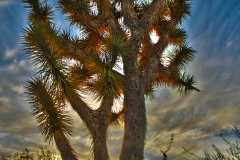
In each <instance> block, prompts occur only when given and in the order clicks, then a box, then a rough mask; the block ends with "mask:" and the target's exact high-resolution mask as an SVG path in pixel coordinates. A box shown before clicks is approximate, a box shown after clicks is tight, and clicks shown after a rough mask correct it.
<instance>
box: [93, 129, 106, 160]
mask: <svg viewBox="0 0 240 160" xmlns="http://www.w3.org/2000/svg"><path fill="white" fill-rule="evenodd" d="M107 128H108V127H103V129H102V131H100V132H98V134H97V135H95V134H94V135H93V153H94V159H95V160H108V159H109V155H108V149H107V141H106V139H107V136H106V132H107Z"/></svg>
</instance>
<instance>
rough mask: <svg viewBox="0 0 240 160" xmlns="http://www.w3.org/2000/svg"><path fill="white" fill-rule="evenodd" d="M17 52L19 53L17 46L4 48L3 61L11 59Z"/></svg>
mask: <svg viewBox="0 0 240 160" xmlns="http://www.w3.org/2000/svg"><path fill="white" fill-rule="evenodd" d="M18 51H19V47H18V45H17V46H15V47H13V48H9V47H6V49H5V53H4V59H10V58H12V57H13V56H14V55H15V54H16V53H17V52H18Z"/></svg>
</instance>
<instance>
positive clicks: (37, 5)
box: [22, 0, 53, 23]
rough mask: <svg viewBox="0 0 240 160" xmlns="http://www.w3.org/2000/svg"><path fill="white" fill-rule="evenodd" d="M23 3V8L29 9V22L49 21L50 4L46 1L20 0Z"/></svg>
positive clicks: (51, 14) (51, 15)
mask: <svg viewBox="0 0 240 160" xmlns="http://www.w3.org/2000/svg"><path fill="white" fill-rule="evenodd" d="M22 1H23V3H25V8H27V9H30V11H29V15H28V19H29V21H30V22H32V23H35V22H37V21H44V22H50V21H51V20H52V19H53V11H52V6H50V5H48V4H46V2H45V1H44V2H39V1H38V0H22Z"/></svg>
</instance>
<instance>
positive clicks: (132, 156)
mask: <svg viewBox="0 0 240 160" xmlns="http://www.w3.org/2000/svg"><path fill="white" fill-rule="evenodd" d="M123 63H124V72H125V77H126V78H125V82H124V106H125V127H124V130H125V132H124V137H123V144H122V150H121V155H120V160H143V159H144V156H143V150H144V142H145V133H146V124H147V120H146V109H145V99H144V92H143V85H142V83H141V79H140V78H141V77H140V72H139V67H138V63H137V55H131V56H129V57H125V58H124V59H123Z"/></svg>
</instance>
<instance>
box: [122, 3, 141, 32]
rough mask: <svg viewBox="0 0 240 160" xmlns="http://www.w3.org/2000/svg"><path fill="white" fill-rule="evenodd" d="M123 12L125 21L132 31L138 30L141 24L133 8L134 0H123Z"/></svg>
mask: <svg viewBox="0 0 240 160" xmlns="http://www.w3.org/2000/svg"><path fill="white" fill-rule="evenodd" d="M122 13H123V17H124V21H125V22H126V24H127V26H128V27H129V28H130V30H131V31H133V30H136V29H137V28H138V26H139V24H138V23H139V20H138V17H137V14H136V12H135V11H134V8H133V2H132V0H122Z"/></svg>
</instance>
